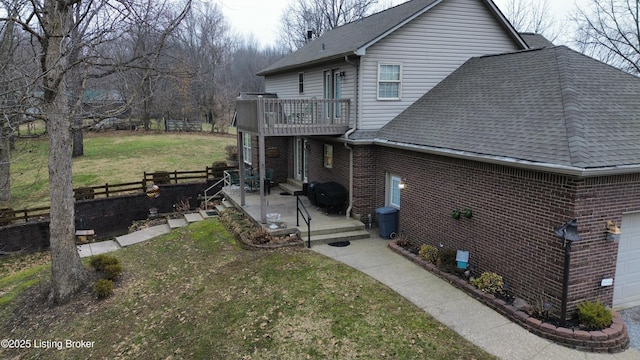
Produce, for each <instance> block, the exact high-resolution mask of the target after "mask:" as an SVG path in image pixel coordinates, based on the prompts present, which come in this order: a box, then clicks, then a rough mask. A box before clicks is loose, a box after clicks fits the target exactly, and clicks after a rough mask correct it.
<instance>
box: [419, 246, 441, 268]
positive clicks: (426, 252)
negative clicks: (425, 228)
mask: <svg viewBox="0 0 640 360" xmlns="http://www.w3.org/2000/svg"><path fill="white" fill-rule="evenodd" d="M418 255H419V256H420V258H422V259H424V260H427V261H428V262H430V263H432V264H435V263H436V262H438V248H437V247H435V246H433V245H427V244H425V245H422V246H421V247H420V252H419V253H418Z"/></svg>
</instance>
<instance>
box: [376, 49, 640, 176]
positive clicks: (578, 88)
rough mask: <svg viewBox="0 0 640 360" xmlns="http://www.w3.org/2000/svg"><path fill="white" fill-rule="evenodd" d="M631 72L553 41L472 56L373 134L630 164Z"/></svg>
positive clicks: (634, 93)
mask: <svg viewBox="0 0 640 360" xmlns="http://www.w3.org/2000/svg"><path fill="white" fill-rule="evenodd" d="M639 96H640V78H638V77H636V76H633V75H630V74H627V73H624V72H622V71H620V70H618V69H615V68H613V67H611V66H609V65H606V64H603V63H601V62H599V61H597V60H594V59H592V58H589V57H587V56H585V55H582V54H580V53H578V52H575V51H573V50H571V49H569V48H567V47H564V46H559V47H552V48H544V49H539V50H530V51H523V52H518V53H510V54H502V55H495V56H483V57H477V58H472V59H470V60H469V61H467V62H466V63H465V64H463V65H462V66H461V67H460V68H458V69H457V70H456V71H454V72H453V73H452V74H451V75H450V76H448V77H447V78H446V79H444V80H443V81H442V82H441V83H440V84H438V85H437V86H436V87H434V88H433V89H432V90H431V91H430V92H428V93H427V94H426V95H424V96H423V97H422V98H420V99H419V100H417V101H416V102H415V103H414V104H413V105H411V106H410V107H409V108H407V109H406V110H405V111H404V112H402V113H401V114H399V115H398V116H397V117H396V118H395V119H394V120H392V121H391V122H390V123H388V124H387V125H386V126H384V127H383V128H382V129H381V130H380V131H379V132H378V135H377V136H378V138H379V139H382V140H390V141H394V142H401V143H406V144H413V145H422V146H429V147H435V148H441V149H446V150H454V151H464V152H470V153H475V154H478V155H481V156H495V157H506V158H511V159H515V160H525V161H531V162H539V163H546V164H553V165H560V166H570V167H574V168H583V169H591V168H601V167H611V166H623V165H633V164H640V101H638V98H639Z"/></svg>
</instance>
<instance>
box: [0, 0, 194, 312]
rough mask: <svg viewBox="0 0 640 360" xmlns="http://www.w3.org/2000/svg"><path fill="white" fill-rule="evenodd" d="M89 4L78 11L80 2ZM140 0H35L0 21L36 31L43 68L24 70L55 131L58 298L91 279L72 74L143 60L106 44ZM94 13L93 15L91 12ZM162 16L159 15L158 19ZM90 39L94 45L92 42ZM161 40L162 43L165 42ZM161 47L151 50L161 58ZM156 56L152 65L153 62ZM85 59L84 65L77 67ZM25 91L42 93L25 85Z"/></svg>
mask: <svg viewBox="0 0 640 360" xmlns="http://www.w3.org/2000/svg"><path fill="white" fill-rule="evenodd" d="M82 5H86V6H84V7H82V9H81V10H80V11H78V12H76V9H77V8H78V7H79V6H82ZM137 6H138V3H137V2H134V1H130V2H126V1H123V0H119V1H117V0H112V1H109V0H102V1H98V0H94V1H88V2H86V4H85V3H84V2H83V1H82V0H43V1H36V0H31V1H29V2H28V7H26V8H25V9H23V11H21V12H20V14H18V15H17V16H15V17H6V16H5V17H0V23H7V22H15V24H16V25H18V26H19V27H20V28H21V29H22V31H24V32H25V33H27V34H29V35H30V37H31V41H30V44H32V45H33V49H34V50H33V53H35V54H38V62H37V63H38V65H39V69H38V70H37V72H36V73H35V74H23V76H24V78H26V79H30V82H31V84H32V85H33V86H34V87H39V88H40V89H41V91H40V93H41V94H42V95H37V96H36V97H37V98H38V100H39V101H38V108H39V114H38V116H40V117H41V118H42V119H44V120H45V121H46V124H47V132H48V135H49V161H48V162H49V185H50V198H51V210H50V214H51V215H50V226H49V230H50V236H49V239H50V252H51V272H52V277H51V285H52V286H51V293H50V299H51V300H52V301H53V302H55V303H64V302H67V301H69V300H70V299H71V297H72V295H73V294H74V293H75V292H76V291H78V290H79V289H80V288H81V287H82V286H83V285H84V283H85V280H86V275H85V270H84V267H83V265H82V262H81V261H80V257H79V255H78V252H77V249H76V246H75V234H74V222H75V221H74V220H75V219H74V215H75V214H74V213H75V211H74V199H73V188H72V181H71V179H72V168H71V164H72V162H71V145H72V142H71V133H72V128H73V121H72V119H73V118H74V116H75V115H76V113H75V111H76V110H75V109H74V107H73V102H74V100H73V98H72V97H70V96H69V90H70V87H69V84H70V83H71V79H70V77H71V76H72V74H73V75H74V76H77V75H78V74H79V75H80V76H81V78H82V81H85V80H86V79H89V78H90V77H91V76H104V75H106V74H109V73H114V72H116V71H117V70H119V69H121V68H126V67H129V66H135V65H137V64H136V63H135V59H129V60H128V61H125V62H122V63H120V64H116V63H114V59H113V58H112V57H105V52H100V50H104V49H105V48H106V45H105V44H107V43H108V42H109V41H112V40H114V39H117V38H119V37H120V36H121V33H120V32H119V30H118V25H119V24H122V23H123V22H126V21H127V20H129V19H131V18H133V17H134V16H133V15H134V14H136V13H137V12H140V11H144V9H141V8H139V7H137ZM189 7H190V0H187V1H186V3H185V6H184V8H183V9H182V11H180V12H179V13H178V14H177V15H175V16H173V17H172V21H170V22H169V23H168V24H167V26H165V28H164V30H163V31H162V32H161V33H160V37H161V38H163V39H166V37H167V36H168V35H169V34H170V33H171V32H172V31H173V30H174V29H175V27H176V26H177V24H178V23H179V22H180V20H182V18H184V16H185V14H186V13H187V11H188V9H189ZM91 14H93V15H91ZM155 20H157V19H155ZM84 21H87V22H89V23H90V24H91V25H90V26H89V28H91V29H92V30H93V31H92V32H91V35H88V34H85V35H84V36H83V37H79V36H74V31H75V29H76V28H77V27H78V26H80V25H81V24H83V22H84ZM88 44H90V45H89V46H87V45H88ZM161 44H162V42H160V45H159V48H161V47H162V46H161ZM78 47H82V51H83V53H84V54H83V56H82V59H81V60H80V59H76V58H73V57H72V56H71V54H73V51H74V49H76V48H78ZM158 53H159V49H158V48H156V49H154V51H151V50H149V51H148V54H156V56H155V57H154V56H151V58H152V59H157V56H158V55H157V54H158ZM153 64H154V63H153V61H152V62H151V63H149V64H148V65H149V67H152V66H153ZM81 65H82V71H79V72H73V73H72V71H73V69H74V68H75V67H77V66H81ZM23 92H24V93H38V92H37V91H34V90H33V89H25V90H24V91H23Z"/></svg>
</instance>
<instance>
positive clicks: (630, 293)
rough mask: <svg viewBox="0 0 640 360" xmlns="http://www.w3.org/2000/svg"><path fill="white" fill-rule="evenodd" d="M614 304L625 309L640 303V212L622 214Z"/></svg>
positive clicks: (614, 282)
mask: <svg viewBox="0 0 640 360" xmlns="http://www.w3.org/2000/svg"><path fill="white" fill-rule="evenodd" d="M620 231H621V232H622V234H621V236H620V243H619V244H618V262H617V264H616V277H615V279H614V281H613V284H614V285H613V306H614V307H616V308H618V309H624V308H628V307H632V306H638V305H640V213H631V214H624V215H622V225H621V226H620Z"/></svg>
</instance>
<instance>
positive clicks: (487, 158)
mask: <svg viewBox="0 0 640 360" xmlns="http://www.w3.org/2000/svg"><path fill="white" fill-rule="evenodd" d="M362 143H373V144H375V145H380V146H385V147H390V148H394V149H400V150H410V151H415V152H419V153H424V154H432V155H442V156H447V157H453V158H458V159H466V160H474V161H480V162H485V163H491V164H497V165H505V166H511V167H517V168H522V169H528V170H535V171H544V172H551V173H555V174H561V175H571V176H577V177H596V176H611V175H622V174H632V173H638V172H640V164H634V165H619V166H609V167H600V168H581V167H576V166H566V165H558V164H551V163H544V162H533V161H528V160H520V159H514V158H509V157H503V156H492V155H483V154H477V153H472V152H468V151H460V150H451V149H444V148H437V147H432V146H425V145H414V144H406V143H401V142H397V141H390V140H382V139H373V141H370V140H368V141H363V142H362Z"/></svg>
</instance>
